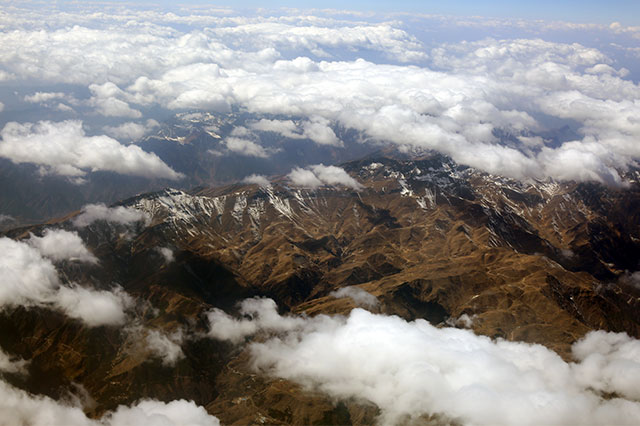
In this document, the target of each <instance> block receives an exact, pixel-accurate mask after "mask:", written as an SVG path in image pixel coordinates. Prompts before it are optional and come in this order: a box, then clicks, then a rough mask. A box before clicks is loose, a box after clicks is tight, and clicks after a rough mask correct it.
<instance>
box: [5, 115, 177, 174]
mask: <svg viewBox="0 0 640 426" xmlns="http://www.w3.org/2000/svg"><path fill="white" fill-rule="evenodd" d="M0 137H2V141H0V157H4V158H8V159H9V160H11V161H12V162H14V163H34V164H38V165H41V166H43V167H44V168H45V171H46V172H47V173H48V172H50V173H55V174H59V175H62V176H71V177H74V176H75V177H77V176H84V175H85V174H86V173H87V171H99V170H106V171H112V172H116V173H121V174H126V175H135V176H144V177H148V178H164V179H173V180H176V179H180V178H181V177H182V176H181V175H180V174H179V173H176V172H175V171H174V170H172V169H171V168H170V167H169V166H167V165H166V164H165V163H164V162H163V161H162V160H160V158H158V156H157V155H155V154H150V153H147V152H144V151H143V150H142V149H140V147H138V146H134V145H129V146H123V145H121V144H120V143H118V141H116V140H115V139H111V138H110V137H108V136H86V135H85V133H84V130H83V129H82V123H81V122H79V121H63V122H59V123H54V122H50V121H41V122H39V123H37V124H32V123H25V124H19V123H15V122H11V123H7V124H6V125H5V126H4V128H3V129H2V130H1V131H0Z"/></svg>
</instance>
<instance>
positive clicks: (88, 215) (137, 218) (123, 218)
mask: <svg viewBox="0 0 640 426" xmlns="http://www.w3.org/2000/svg"><path fill="white" fill-rule="evenodd" d="M96 220H104V221H107V222H113V223H118V224H121V225H131V224H133V223H136V222H144V223H145V224H148V223H149V222H150V218H149V216H147V215H146V214H145V213H144V212H142V211H140V210H136V209H133V208H130V207H124V206H117V207H107V206H106V205H104V204H87V205H85V206H84V207H82V210H81V213H80V214H79V215H78V216H76V217H74V218H73V221H72V222H73V225H74V226H77V227H79V228H84V227H85V226H89V225H91V224H92V223H93V222H95V221H96Z"/></svg>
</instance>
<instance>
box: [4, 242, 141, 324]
mask: <svg viewBox="0 0 640 426" xmlns="http://www.w3.org/2000/svg"><path fill="white" fill-rule="evenodd" d="M75 237H77V234H73V233H67V232H66V231H51V232H48V233H46V234H45V236H44V237H42V238H40V239H37V237H36V239H35V240H34V239H33V237H32V239H30V240H28V241H27V242H20V241H14V240H12V239H9V238H5V237H2V238H0V252H1V253H2V254H3V255H2V256H0V276H2V277H3V285H2V286H0V309H4V308H8V307H15V306H25V307H49V308H54V309H59V310H61V311H62V312H64V313H65V314H66V315H68V316H70V317H72V318H77V319H79V320H81V321H83V322H84V323H85V324H87V325H88V326H90V327H94V326H100V325H118V324H123V323H124V322H125V320H126V313H125V310H126V309H128V308H129V307H131V306H132V304H133V300H132V299H131V297H130V296H129V295H128V294H127V293H125V292H124V291H122V290H121V289H119V288H115V289H114V290H112V291H105V290H93V289H87V288H84V287H81V286H79V285H77V284H75V283H71V284H68V285H65V284H63V283H62V282H61V281H60V278H59V277H58V271H57V270H56V268H55V266H54V264H53V263H52V262H51V260H50V259H49V258H47V257H45V256H52V258H54V259H55V260H63V259H73V258H77V256H78V255H80V256H81V257H84V260H85V261H91V262H93V261H94V258H93V256H92V255H91V254H90V253H89V252H88V251H87V250H86V248H84V246H81V245H80V244H79V242H78V241H77V239H76V238H75ZM54 240H55V241H57V242H58V243H65V244H67V243H69V245H68V246H67V247H65V246H61V247H59V250H58V251H55V252H52V250H51V247H50V245H49V244H51V243H52V241H54ZM40 247H42V250H43V251H40ZM52 253H53V255H52Z"/></svg>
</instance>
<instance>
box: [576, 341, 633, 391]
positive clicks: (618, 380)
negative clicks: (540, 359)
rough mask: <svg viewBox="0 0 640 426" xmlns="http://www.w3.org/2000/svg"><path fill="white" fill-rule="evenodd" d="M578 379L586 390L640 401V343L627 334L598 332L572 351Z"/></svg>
mask: <svg viewBox="0 0 640 426" xmlns="http://www.w3.org/2000/svg"><path fill="white" fill-rule="evenodd" d="M572 352H573V356H574V357H575V358H576V359H577V360H579V361H580V363H579V364H576V365H575V370H576V378H577V379H578V381H579V382H580V383H581V384H582V386H584V387H590V388H592V389H595V390H596V391H599V392H604V393H611V394H613V393H615V394H619V395H622V396H624V397H627V398H631V399H634V400H636V401H639V400H640V388H639V387H638V383H640V363H639V361H638V360H640V341H638V340H636V339H633V338H631V337H629V336H628V335H627V334H626V333H607V332H605V331H594V332H592V333H589V334H587V335H586V336H585V337H584V338H583V339H581V340H580V341H578V342H577V343H576V344H575V345H573V347H572Z"/></svg>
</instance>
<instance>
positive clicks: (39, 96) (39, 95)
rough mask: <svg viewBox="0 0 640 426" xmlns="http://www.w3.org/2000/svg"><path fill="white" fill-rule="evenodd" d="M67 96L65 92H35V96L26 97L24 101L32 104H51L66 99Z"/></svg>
mask: <svg viewBox="0 0 640 426" xmlns="http://www.w3.org/2000/svg"><path fill="white" fill-rule="evenodd" d="M66 97H67V95H66V94H65V93H63V92H35V93H34V94H33V95H26V96H25V97H24V101H25V102H28V103H32V104H39V103H44V102H49V101H52V100H54V99H65V98H66Z"/></svg>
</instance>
